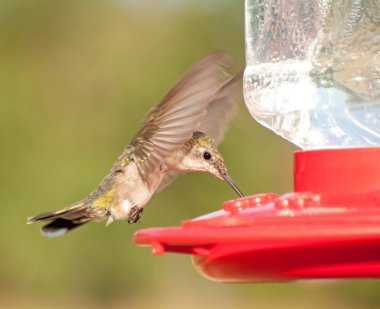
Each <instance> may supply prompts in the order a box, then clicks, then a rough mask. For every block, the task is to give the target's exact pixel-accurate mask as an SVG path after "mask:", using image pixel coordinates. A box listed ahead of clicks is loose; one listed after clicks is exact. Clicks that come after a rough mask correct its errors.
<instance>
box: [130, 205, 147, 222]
mask: <svg viewBox="0 0 380 309" xmlns="http://www.w3.org/2000/svg"><path fill="white" fill-rule="evenodd" d="M143 211H144V208H140V207H138V206H133V207H132V208H131V210H130V212H129V214H128V223H129V224H132V223H140V222H141V216H142V213H143Z"/></svg>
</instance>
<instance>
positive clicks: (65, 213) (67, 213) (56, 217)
mask: <svg viewBox="0 0 380 309" xmlns="http://www.w3.org/2000/svg"><path fill="white" fill-rule="evenodd" d="M92 219H93V217H92V216H91V212H90V211H89V207H88V206H87V205H84V204H83V203H77V204H74V205H72V206H69V207H66V208H63V209H60V210H56V211H49V212H45V213H42V214H39V215H37V216H33V217H29V218H28V219H27V223H28V224H31V223H34V222H46V221H50V222H49V223H48V224H47V225H45V226H43V227H42V228H41V234H42V235H43V236H47V237H56V236H61V235H63V234H66V233H67V232H68V231H70V230H72V229H74V228H76V227H78V226H81V225H82V224H84V223H86V222H89V221H91V220H92Z"/></svg>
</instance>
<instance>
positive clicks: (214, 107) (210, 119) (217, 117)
mask: <svg viewBox="0 0 380 309" xmlns="http://www.w3.org/2000/svg"><path fill="white" fill-rule="evenodd" d="M242 77H243V72H240V73H238V74H236V75H235V76H233V77H231V78H229V79H228V80H227V81H226V82H224V83H223V85H222V86H221V87H220V88H219V89H218V90H217V92H216V94H215V97H214V99H213V100H212V101H211V102H210V104H209V105H208V108H207V114H206V117H205V118H204V119H203V121H202V123H201V124H200V126H199V128H198V129H197V130H198V131H202V132H204V133H206V134H207V135H208V136H210V137H211V138H212V139H213V140H214V141H215V142H216V143H217V144H219V143H220V142H221V141H222V139H223V137H224V134H225V132H226V130H227V128H228V124H229V122H230V121H231V120H232V118H233V117H234V116H235V115H236V112H237V110H238V107H237V104H236V103H237V101H238V99H239V97H240V98H241V97H242ZM183 174H186V173H185V172H179V171H170V172H168V173H166V174H165V176H164V177H163V178H162V180H161V182H160V185H159V186H158V188H157V190H156V192H160V191H162V190H163V189H164V188H166V187H167V186H168V185H170V184H171V183H172V182H173V181H174V180H175V179H176V178H177V177H178V176H181V175H183Z"/></svg>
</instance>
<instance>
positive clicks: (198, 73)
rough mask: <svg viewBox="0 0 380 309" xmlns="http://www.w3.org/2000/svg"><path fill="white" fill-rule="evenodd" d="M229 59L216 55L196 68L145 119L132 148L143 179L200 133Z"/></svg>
mask: <svg viewBox="0 0 380 309" xmlns="http://www.w3.org/2000/svg"><path fill="white" fill-rule="evenodd" d="M226 64H227V56H226V54H224V53H223V52H214V53H211V54H209V55H208V56H206V57H205V58H204V59H203V60H201V61H200V62H198V63H197V64H195V65H194V66H193V67H192V68H191V69H190V70H189V71H188V72H187V73H185V75H183V77H182V78H181V79H180V80H179V81H178V82H177V83H176V84H175V85H174V86H173V87H172V88H171V90H170V91H169V92H168V93H167V94H166V95H165V96H164V98H163V99H162V100H161V101H160V102H159V103H158V104H157V105H156V106H154V107H153V108H152V109H151V110H150V111H149V113H148V114H147V115H146V116H145V118H144V120H143V122H142V124H141V127H140V130H139V131H138V132H137V134H136V135H135V137H134V138H133V140H132V141H131V146H132V147H133V154H134V156H135V157H136V159H137V161H136V162H138V166H139V172H140V175H141V177H142V178H143V179H144V180H145V181H148V178H149V175H150V174H151V173H152V172H154V171H155V170H156V169H157V167H158V166H159V165H160V164H161V163H162V162H163V161H164V159H165V158H166V157H168V156H169V155H171V154H172V153H173V151H176V150H178V149H179V148H181V147H182V146H183V145H184V144H185V142H186V141H188V140H189V139H190V138H191V136H192V134H193V132H194V131H196V130H197V129H199V126H200V124H201V122H202V120H203V118H204V117H205V116H206V114H207V107H208V105H209V104H210V102H211V101H212V99H213V96H214V94H215V92H216V91H217V90H218V89H219V87H220V84H221V79H222V78H221V77H223V75H224V71H223V68H224V67H225V66H226Z"/></svg>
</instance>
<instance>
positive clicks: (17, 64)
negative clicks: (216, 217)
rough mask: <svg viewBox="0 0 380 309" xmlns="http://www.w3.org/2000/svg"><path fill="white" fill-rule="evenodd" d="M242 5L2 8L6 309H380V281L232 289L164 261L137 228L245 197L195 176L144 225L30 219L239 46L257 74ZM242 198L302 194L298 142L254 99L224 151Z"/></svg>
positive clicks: (155, 207) (170, 193) (6, 3)
mask: <svg viewBox="0 0 380 309" xmlns="http://www.w3.org/2000/svg"><path fill="white" fill-rule="evenodd" d="M243 15H244V14H243V2H242V1H233V0H228V1H227V0H225V1H221V0H214V1H211V0H208V1H201V0H197V1H174V0H165V1H163V0H160V1H138V0H135V1H127V0H114V1H111V0H103V1H102V0H65V1H63V0H55V1H53V0H51V1H49V0H38V1H37V0H35V1H27V0H1V1H0V116H1V121H0V149H1V152H0V157H1V160H0V184H1V185H0V203H1V211H2V222H1V225H0V229H1V230H0V241H1V244H2V245H1V251H0V252H1V255H0V306H1V307H2V308H34V307H35V308H51V307H53V306H54V307H55V308H66V307H93V308H97V307H99V308H100V307H104V306H108V307H110V308H126V307H128V308H129V307H131V308H152V307H153V306H154V307H156V308H178V307H180V306H181V307H182V308H193V307H200V308H206V307H208V308H214V307H215V308H217V307H218V308H231V307H234V308H252V307H255V308H278V307H279V306H280V308H321V307H323V308H378V307H379V306H380V295H379V293H378V291H379V288H380V284H379V283H378V282H376V281H364V280H358V281H318V282H301V283H289V284H255V285H250V284H244V285H240V284H220V283H214V282H210V281H208V280H206V279H204V278H203V277H202V276H200V275H199V274H198V273H197V272H196V271H195V270H194V269H193V267H192V265H191V261H190V258H189V256H185V255H174V254H164V255H163V256H160V257H156V256H153V255H151V253H150V250H149V249H148V248H139V247H137V246H135V245H134V244H133V243H132V236H133V233H134V232H135V231H136V230H137V229H143V228H147V227H152V226H173V225H178V224H180V222H181V221H182V220H184V219H188V218H192V217H195V216H199V215H202V214H204V213H207V212H211V211H215V210H217V209H219V208H220V207H221V203H222V202H223V201H224V200H227V199H231V198H234V197H235V194H234V192H233V191H232V190H231V189H229V188H228V187H227V185H226V184H224V183H222V182H221V181H218V180H217V179H216V178H214V177H213V176H211V175H206V174H191V175H190V174H189V175H186V176H185V177H182V178H180V179H178V180H177V181H176V182H175V183H174V184H173V185H171V186H170V187H168V188H167V189H166V190H164V191H163V192H162V193H160V194H158V195H156V196H154V197H153V198H152V200H151V201H150V203H149V205H148V206H147V209H146V211H145V212H144V216H143V220H142V222H141V223H140V224H138V225H128V224H127V223H126V222H117V223H114V224H112V225H111V226H110V227H108V228H105V226H104V225H101V224H88V225H86V226H84V227H82V228H80V229H78V230H76V231H75V232H73V233H69V234H68V235H66V236H65V237H61V238H56V239H46V238H43V237H41V236H40V234H39V226H38V225H32V226H27V225H26V224H25V218H26V217H27V216H30V215H33V214H36V213H39V212H42V211H46V210H51V209H56V208H60V207H63V206H65V205H67V204H70V203H72V202H74V201H76V200H78V199H81V198H82V197H83V196H84V195H86V194H87V193H88V192H90V191H91V190H92V189H93V188H94V187H95V186H96V185H97V184H98V182H99V181H100V180H101V179H102V177H103V176H104V175H105V173H106V172H107V171H108V169H109V168H110V167H111V165H112V163H113V161H114V160H115V159H116V157H117V156H118V155H119V154H120V152H121V150H122V149H123V147H124V146H125V144H126V143H127V142H128V141H129V139H130V138H131V137H132V135H133V134H134V132H135V131H136V129H137V126H138V124H139V122H140V120H141V119H142V117H143V116H144V114H145V113H146V112H147V110H148V109H149V108H150V107H151V106H152V105H153V104H155V103H156V102H157V101H158V100H159V99H160V97H161V96H162V95H163V94H164V93H165V92H166V91H167V90H168V88H169V87H170V86H171V85H172V84H173V83H174V81H175V80H176V79H177V78H178V77H179V76H180V74H182V73H183V72H184V71H185V70H186V69H187V68H188V67H189V66H190V65H191V64H193V63H194V62H196V61H197V60H199V59H200V58H201V57H203V56H204V55H206V54H207V53H209V52H210V51H212V50H215V49H222V50H225V51H227V52H228V53H229V54H230V55H231V56H232V57H233V59H234V67H233V68H232V71H234V72H237V71H238V70H240V69H242V68H243V67H244V33H243ZM220 150H221V152H222V153H223V154H224V156H225V159H226V162H227V166H228V168H229V171H230V174H231V175H232V177H233V179H234V180H235V182H236V183H237V184H238V185H239V186H240V187H241V189H242V190H243V192H246V193H249V194H253V193H260V192H267V191H269V192H277V193H284V192H287V191H290V190H292V153H293V151H294V150H295V147H293V146H292V145H290V144H289V143H288V142H286V141H284V140H282V139H281V138H279V137H278V136H275V135H274V134H273V133H271V132H269V131H268V130H266V129H264V128H262V127H260V126H259V125H258V124H256V123H255V121H254V120H253V119H252V118H251V117H250V115H249V114H248V112H247V110H246V108H245V106H244V104H243V103H242V104H241V109H240V113H239V115H238V117H237V118H236V119H235V121H234V122H233V123H232V125H231V128H230V130H229V132H228V134H227V136H226V138H225V141H224V143H223V144H222V145H221V146H220Z"/></svg>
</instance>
